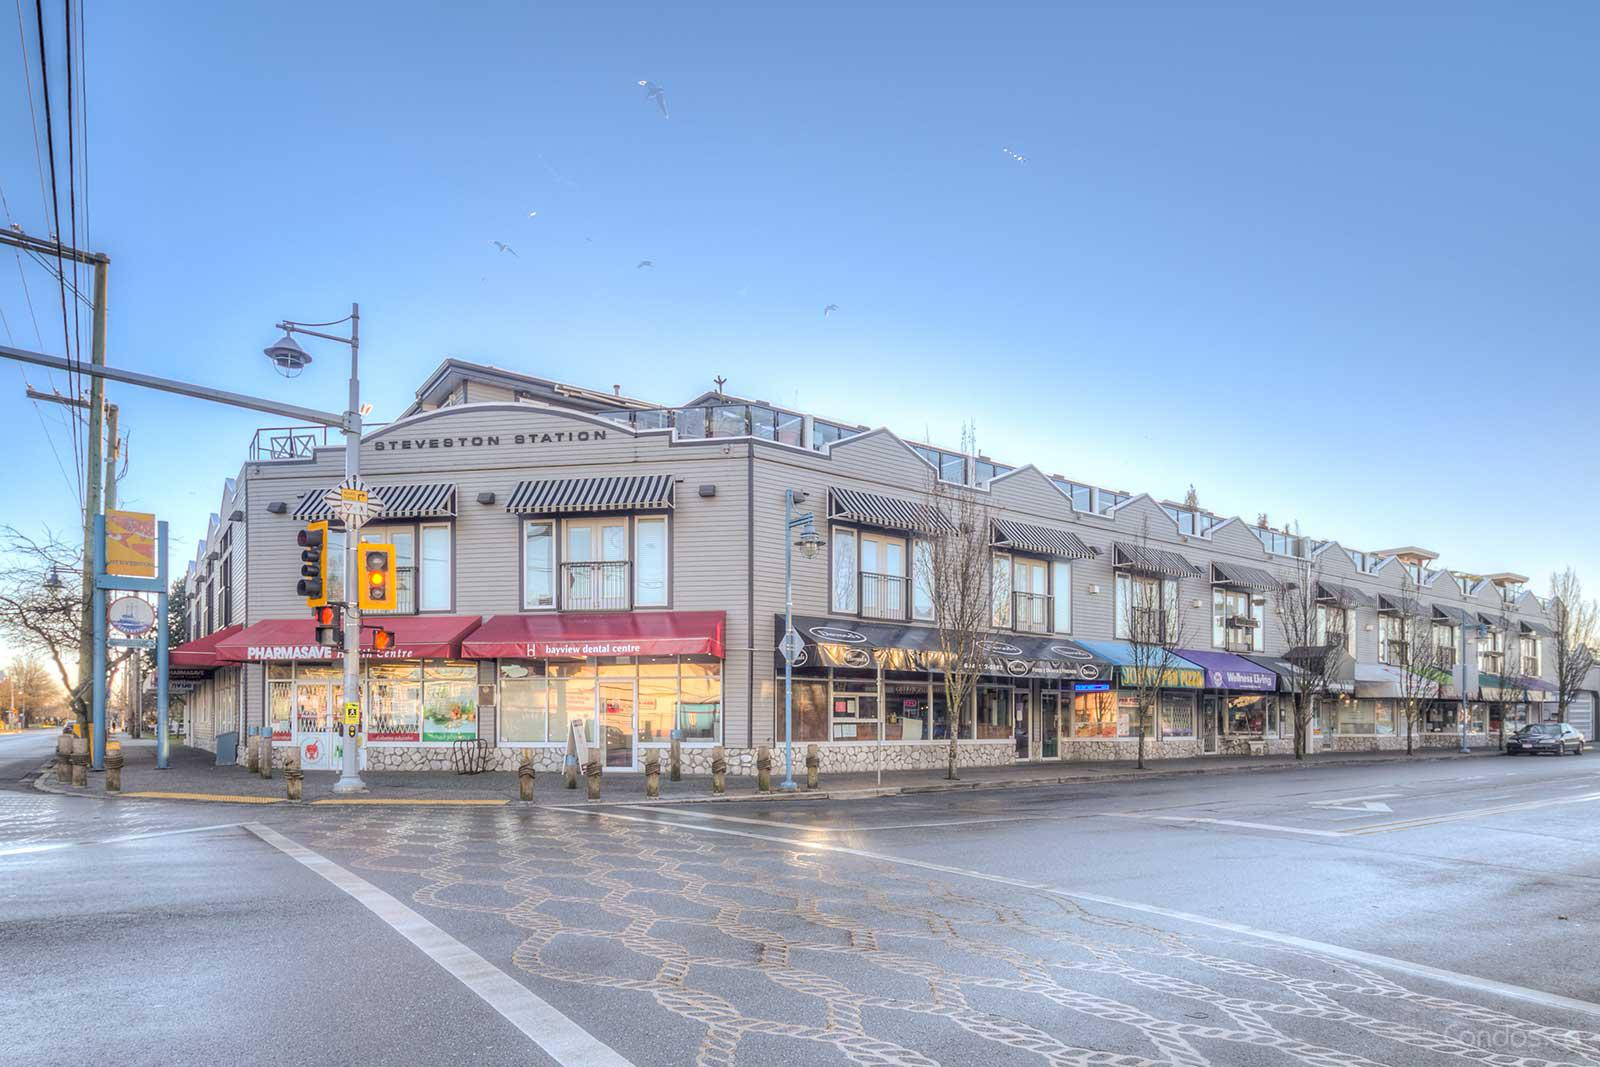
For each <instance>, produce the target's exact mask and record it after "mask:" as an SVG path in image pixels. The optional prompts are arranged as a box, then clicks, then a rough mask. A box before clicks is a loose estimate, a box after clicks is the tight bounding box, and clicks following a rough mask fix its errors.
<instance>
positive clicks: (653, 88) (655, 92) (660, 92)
mask: <svg viewBox="0 0 1600 1067" xmlns="http://www.w3.org/2000/svg"><path fill="white" fill-rule="evenodd" d="M639 84H640V85H642V86H643V87H644V97H645V99H646V100H654V101H655V102H656V107H658V108H660V109H661V117H662V118H664V119H670V118H671V117H672V116H671V115H669V114H667V91H666V90H665V89H663V88H661V86H659V85H657V84H656V83H655V82H653V81H644V80H641V81H640V82H639Z"/></svg>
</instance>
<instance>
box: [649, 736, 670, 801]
mask: <svg viewBox="0 0 1600 1067" xmlns="http://www.w3.org/2000/svg"><path fill="white" fill-rule="evenodd" d="M673 744H677V742H673ZM644 795H645V796H647V797H649V798H650V799H652V800H654V799H655V798H656V797H658V796H660V795H661V750H660V749H659V748H652V749H651V750H650V751H648V752H646V753H645V754H644Z"/></svg>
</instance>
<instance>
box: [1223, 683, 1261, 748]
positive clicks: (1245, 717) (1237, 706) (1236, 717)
mask: <svg viewBox="0 0 1600 1067" xmlns="http://www.w3.org/2000/svg"><path fill="white" fill-rule="evenodd" d="M1269 703H1270V700H1269V698H1268V697H1267V696H1266V695H1265V694H1262V693H1248V694H1244V693H1240V694H1236V695H1234V696H1230V697H1228V698H1227V702H1226V705H1225V708H1224V715H1223V729H1224V730H1225V731H1226V732H1227V733H1230V734H1243V735H1247V736H1256V737H1261V736H1265V735H1266V732H1267V708H1268V704H1269Z"/></svg>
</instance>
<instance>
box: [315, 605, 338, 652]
mask: <svg viewBox="0 0 1600 1067" xmlns="http://www.w3.org/2000/svg"><path fill="white" fill-rule="evenodd" d="M311 617H312V618H313V619H314V620H316V624H317V644H319V645H326V646H327V647H329V648H337V649H343V648H344V612H342V611H340V610H339V609H338V608H336V607H334V606H333V605H331V604H326V605H323V606H322V607H320V608H312V609H311Z"/></svg>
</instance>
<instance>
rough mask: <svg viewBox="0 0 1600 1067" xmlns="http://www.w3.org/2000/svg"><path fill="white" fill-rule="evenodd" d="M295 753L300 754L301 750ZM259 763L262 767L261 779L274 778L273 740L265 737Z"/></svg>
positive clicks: (262, 741)
mask: <svg viewBox="0 0 1600 1067" xmlns="http://www.w3.org/2000/svg"><path fill="white" fill-rule="evenodd" d="M294 751H295V753H296V754H298V753H299V751H300V750H299V749H295V750H294ZM284 755H285V756H286V757H287V755H288V753H287V752H285V753H284ZM257 762H258V763H260V765H261V777H263V778H271V777H272V738H270V737H263V738H262V739H261V759H260V760H258V761H257Z"/></svg>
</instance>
